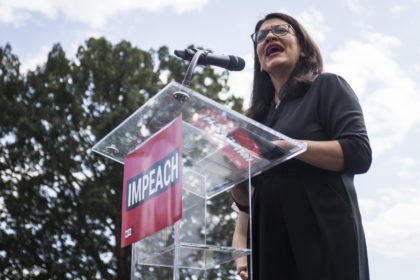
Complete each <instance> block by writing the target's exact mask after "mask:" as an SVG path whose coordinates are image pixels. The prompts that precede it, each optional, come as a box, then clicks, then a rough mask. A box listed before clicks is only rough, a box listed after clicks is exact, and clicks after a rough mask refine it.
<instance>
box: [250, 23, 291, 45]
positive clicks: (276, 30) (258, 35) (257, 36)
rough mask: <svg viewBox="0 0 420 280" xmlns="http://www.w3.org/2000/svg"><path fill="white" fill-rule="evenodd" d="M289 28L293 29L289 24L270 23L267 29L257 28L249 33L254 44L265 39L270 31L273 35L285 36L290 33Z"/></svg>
mask: <svg viewBox="0 0 420 280" xmlns="http://www.w3.org/2000/svg"><path fill="white" fill-rule="evenodd" d="M290 29H291V30H293V27H292V26H291V25H290V24H281V25H272V26H271V27H270V28H269V29H261V30H258V31H257V32H255V33H254V34H252V35H251V38H252V41H254V43H255V44H259V43H261V42H262V41H264V40H265V38H266V37H267V35H268V33H270V31H271V33H273V34H274V35H277V36H285V35H286V34H287V33H290Z"/></svg>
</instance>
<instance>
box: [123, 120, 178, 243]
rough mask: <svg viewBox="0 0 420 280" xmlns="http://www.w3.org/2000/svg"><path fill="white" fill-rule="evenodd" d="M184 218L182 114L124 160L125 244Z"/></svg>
mask: <svg viewBox="0 0 420 280" xmlns="http://www.w3.org/2000/svg"><path fill="white" fill-rule="evenodd" d="M181 217H182V117H181V116H179V117H178V118H176V119H175V120H174V121H172V122H171V123H170V124H169V125H168V126H167V127H165V128H164V129H162V130H161V131H160V132H158V133H157V134H156V135H155V136H154V137H152V138H150V139H149V140H148V142H146V143H145V144H144V145H143V146H141V147H140V148H139V149H137V150H136V151H134V152H132V153H131V154H129V155H127V156H126V157H125V159H124V185H123V198H122V225H121V247H125V246H127V245H130V244H132V243H134V242H136V241H139V240H141V239H143V238H145V237H147V236H150V235H152V234H154V233H156V232H158V231H159V230H161V229H164V228H165V227H167V226H170V225H172V224H174V223H175V222H176V221H178V220H179V219H181Z"/></svg>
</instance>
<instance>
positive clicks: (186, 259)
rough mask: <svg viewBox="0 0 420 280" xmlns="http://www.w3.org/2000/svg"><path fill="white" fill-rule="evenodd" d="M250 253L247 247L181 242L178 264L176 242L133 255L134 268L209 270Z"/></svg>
mask: <svg viewBox="0 0 420 280" xmlns="http://www.w3.org/2000/svg"><path fill="white" fill-rule="evenodd" d="M250 253H251V250H250V249H246V248H233V247H225V246H214V245H204V244H194V243H186V242H180V244H179V254H180V258H179V264H178V265H175V264H174V255H175V245H174V244H172V245H170V246H168V247H166V248H164V249H163V250H161V251H159V252H154V253H153V254H149V255H143V256H142V255H141V254H138V255H137V256H133V258H135V259H136V261H135V263H134V268H135V267H136V266H143V265H146V266H157V267H172V268H173V267H175V268H186V269H198V270H207V269H212V268H215V267H217V266H219V265H221V264H224V263H228V262H230V261H233V260H234V259H237V258H240V257H243V256H247V255H249V254H250Z"/></svg>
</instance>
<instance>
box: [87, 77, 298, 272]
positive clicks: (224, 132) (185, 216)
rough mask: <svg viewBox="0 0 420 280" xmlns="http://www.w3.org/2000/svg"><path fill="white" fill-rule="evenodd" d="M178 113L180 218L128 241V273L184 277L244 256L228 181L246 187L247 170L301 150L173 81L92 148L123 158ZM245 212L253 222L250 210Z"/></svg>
mask: <svg viewBox="0 0 420 280" xmlns="http://www.w3.org/2000/svg"><path fill="white" fill-rule="evenodd" d="M179 114H182V123H183V124H182V135H183V145H182V150H183V153H182V163H183V167H182V181H183V198H182V204H183V205H182V207H183V212H182V219H181V220H180V221H179V222H177V223H175V225H172V226H170V227H168V228H166V229H164V230H161V231H159V232H157V233H156V234H154V235H152V236H149V237H146V238H145V239H142V240H140V241H138V242H136V243H135V244H133V245H132V271H131V275H132V277H131V278H132V279H158V278H157V277H155V278H153V277H152V276H148V277H147V278H146V277H145V276H143V275H142V273H145V272H147V273H148V274H150V273H153V272H154V273H158V271H159V270H160V269H167V268H169V271H173V275H172V276H168V277H169V278H165V279H171V278H173V279H181V278H179V277H180V270H183V269H184V270H200V271H208V270H212V269H217V268H218V267H219V266H220V265H223V264H226V263H229V262H233V260H234V259H235V258H238V257H241V256H247V255H249V254H250V252H251V250H252V249H251V248H233V247H232V246H231V240H232V235H233V230H234V224H235V223H234V221H235V217H236V216H235V212H234V211H233V210H232V208H231V205H232V199H231V197H230V194H229V190H230V188H232V187H233V186H234V185H236V184H238V183H241V182H248V183H247V184H244V185H247V186H248V191H250V189H251V184H250V182H251V180H250V178H251V177H252V176H255V175H257V174H258V173H261V172H262V171H264V170H267V169H269V168H270V167H273V166H274V165H277V164H280V163H281V162H284V161H286V160H288V159H290V158H292V157H294V156H296V155H297V154H299V153H301V152H303V151H304V150H305V149H306V145H305V144H304V143H303V142H300V141H296V140H293V139H290V138H289V137H287V136H285V135H283V134H281V133H279V132H276V131H274V130H272V129H270V128H267V127H265V126H263V125H261V124H259V123H257V122H255V121H253V120H251V119H249V118H247V117H245V116H243V115H241V114H239V113H237V112H235V111H233V110H231V109H229V108H227V107H225V106H223V105H221V104H218V103H216V102H214V101H213V100H211V99H209V98H206V97H204V96H202V95H201V94H199V93H197V92H194V91H192V90H191V89H189V88H187V87H185V86H183V85H181V84H179V83H176V82H171V83H170V84H168V85H167V86H166V87H165V88H163V89H162V90H161V91H160V92H159V93H157V94H156V95H155V96H154V97H153V98H151V99H150V100H148V101H147V103H145V104H144V105H143V106H142V107H141V108H139V109H138V110H137V111H136V112H134V113H133V114H132V115H131V116H130V117H128V118H127V119H126V120H125V121H124V122H122V123H121V124H120V125H119V126H118V127H116V128H115V129H114V130H113V131H111V132H110V133H109V134H108V135H107V136H105V137H104V138H103V139H101V140H100V141H99V142H98V143H97V144H96V145H95V146H94V147H93V151H95V152H97V153H99V154H101V155H103V156H106V157H108V158H111V159H113V160H115V161H117V162H120V163H122V164H124V157H125V156H126V155H127V154H129V153H131V152H132V151H134V150H136V149H137V148H139V147H140V146H142V144H143V143H145V142H146V141H147V140H148V139H150V138H151V137H153V136H154V135H155V134H156V133H157V132H159V131H160V130H161V129H162V128H164V127H165V126H166V125H167V124H168V123H170V122H171V121H172V120H173V119H174V118H176V117H178V116H179ZM277 140H282V143H284V145H282V148H280V147H279V146H278V145H274V144H273V141H277ZM250 217H251V221H252V212H250ZM251 245H252V244H251ZM144 267H148V268H152V269H146V270H145V269H144ZM181 273H182V272H181ZM160 277H161V278H159V279H163V278H162V276H160ZM232 277H233V276H232ZM203 278H205V277H200V279H203ZM189 279H193V278H189ZM230 279H233V278H230Z"/></svg>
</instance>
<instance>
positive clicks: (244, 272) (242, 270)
mask: <svg viewBox="0 0 420 280" xmlns="http://www.w3.org/2000/svg"><path fill="white" fill-rule="evenodd" d="M244 258H245V263H244V264H240V265H237V266H236V274H237V275H238V276H239V277H241V279H242V280H248V265H247V263H246V257H244Z"/></svg>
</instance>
